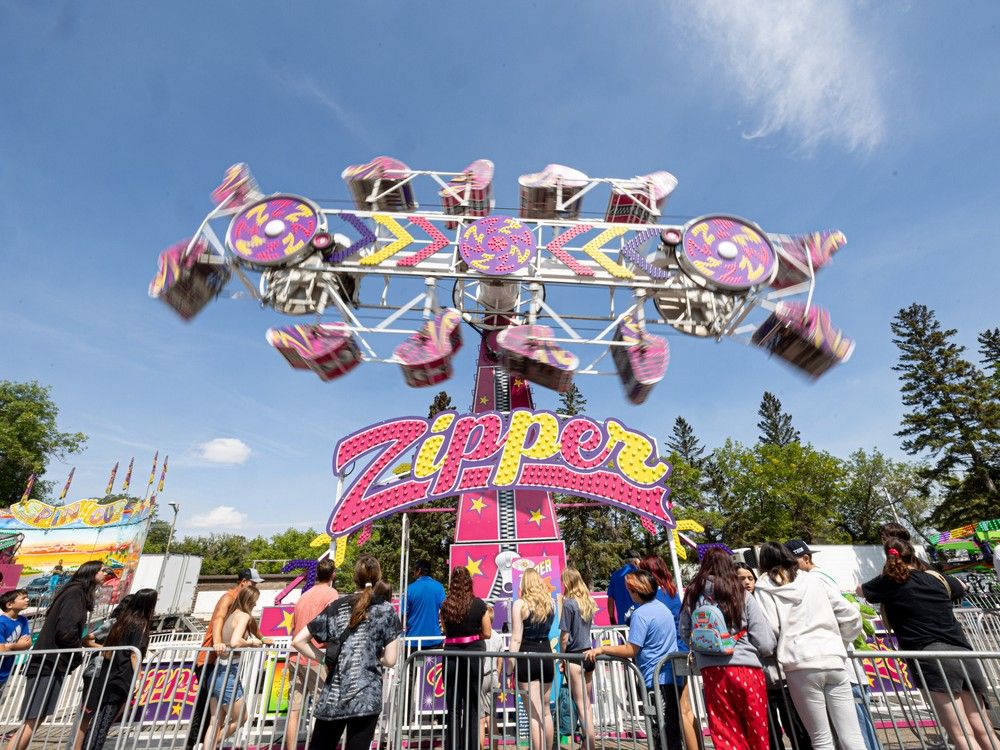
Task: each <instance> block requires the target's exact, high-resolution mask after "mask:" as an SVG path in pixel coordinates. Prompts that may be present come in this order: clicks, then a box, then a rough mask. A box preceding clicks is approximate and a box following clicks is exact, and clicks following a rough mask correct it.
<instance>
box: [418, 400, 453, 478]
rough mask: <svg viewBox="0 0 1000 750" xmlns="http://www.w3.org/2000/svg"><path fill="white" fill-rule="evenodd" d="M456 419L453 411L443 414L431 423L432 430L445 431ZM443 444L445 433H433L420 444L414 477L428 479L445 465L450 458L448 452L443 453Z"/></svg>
mask: <svg viewBox="0 0 1000 750" xmlns="http://www.w3.org/2000/svg"><path fill="white" fill-rule="evenodd" d="M454 421H455V414H454V413H453V412H452V413H447V414H441V415H439V416H438V418H437V419H435V420H434V423H433V424H432V425H431V432H432V433H434V432H444V431H445V430H447V429H448V428H449V427H451V424H452V422H454ZM443 445H444V436H443V435H432V436H431V437H429V438H427V439H426V440H425V441H424V442H423V445H421V446H420V450H419V451H418V452H417V458H416V461H414V463H413V478H414V479H426V478H427V477H429V476H431V475H432V474H434V472H436V471H439V470H440V469H441V467H442V466H444V462H445V460H446V459H447V458H448V453H447V452H445V453H444V454H442V453H441V447H442V446H443Z"/></svg>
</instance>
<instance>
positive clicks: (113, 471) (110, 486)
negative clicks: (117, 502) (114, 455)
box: [104, 461, 118, 495]
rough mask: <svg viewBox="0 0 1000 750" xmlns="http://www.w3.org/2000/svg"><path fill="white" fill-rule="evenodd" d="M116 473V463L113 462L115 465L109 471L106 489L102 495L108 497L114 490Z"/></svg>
mask: <svg viewBox="0 0 1000 750" xmlns="http://www.w3.org/2000/svg"><path fill="white" fill-rule="evenodd" d="M117 473H118V462H117V461H115V465H114V467H113V468H112V469H111V476H110V477H108V486H107V489H105V490H104V494H105V495H110V494H111V490H113V489H114V487H115V475H116V474H117Z"/></svg>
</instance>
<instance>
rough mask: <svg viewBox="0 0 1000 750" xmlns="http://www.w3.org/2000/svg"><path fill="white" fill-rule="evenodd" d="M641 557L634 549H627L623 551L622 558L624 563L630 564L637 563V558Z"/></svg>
mask: <svg viewBox="0 0 1000 750" xmlns="http://www.w3.org/2000/svg"><path fill="white" fill-rule="evenodd" d="M641 558H642V555H640V554H639V553H638V552H636V551H635V550H634V549H630V550H627V551H626V552H625V557H624V558H623V559H624V560H625V562H626V563H630V564H632V565H638V564H639V560H640V559H641Z"/></svg>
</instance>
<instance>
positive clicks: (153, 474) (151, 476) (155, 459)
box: [146, 449, 160, 494]
mask: <svg viewBox="0 0 1000 750" xmlns="http://www.w3.org/2000/svg"><path fill="white" fill-rule="evenodd" d="M159 458H160V451H159V449H157V451H156V453H154V454H153V468H152V469H150V470H149V481H148V482H146V493H147V494H148V493H149V488H150V487H152V486H153V482H155V481H156V464H157V462H158V461H159Z"/></svg>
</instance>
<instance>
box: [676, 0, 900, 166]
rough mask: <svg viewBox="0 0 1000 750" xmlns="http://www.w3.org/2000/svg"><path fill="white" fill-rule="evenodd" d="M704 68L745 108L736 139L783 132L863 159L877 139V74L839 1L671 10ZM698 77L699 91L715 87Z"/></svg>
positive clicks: (771, 0)
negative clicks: (747, 125)
mask: <svg viewBox="0 0 1000 750" xmlns="http://www.w3.org/2000/svg"><path fill="white" fill-rule="evenodd" d="M674 8H675V12H676V14H677V17H678V19H679V20H680V22H681V23H682V24H683V25H684V26H686V27H688V28H689V29H690V30H692V31H693V32H694V33H695V34H696V35H697V36H699V37H700V39H699V40H689V41H688V42H686V44H687V45H688V46H689V47H690V50H691V54H692V56H696V57H695V58H694V59H696V61H697V62H698V63H699V64H700V63H701V62H702V61H709V64H714V66H715V67H717V68H718V70H719V71H721V73H722V74H723V77H724V79H725V83H726V86H727V89H729V90H734V91H736V92H737V95H738V96H740V97H742V99H743V100H745V102H746V103H747V104H749V105H750V106H751V107H752V109H753V116H754V117H756V118H757V119H758V121H759V124H758V125H757V126H756V127H755V128H754V129H753V130H752V131H751V132H748V133H745V134H744V137H746V138H762V137H765V136H769V135H772V134H774V133H778V132H784V133H786V134H787V135H789V136H791V137H792V138H794V139H795V140H797V141H798V142H799V145H800V148H801V149H803V150H805V151H810V150H812V149H813V148H815V147H816V146H817V145H818V144H820V143H822V142H827V141H828V142H832V143H836V144H839V145H841V146H843V147H845V148H846V149H848V150H850V151H854V150H861V151H870V150H872V149H873V148H875V147H876V146H878V145H879V144H880V143H881V142H882V140H883V139H884V137H885V120H886V117H885V112H884V109H883V106H884V105H883V103H882V88H883V84H882V81H881V80H880V78H881V76H882V74H883V72H884V71H885V69H886V64H885V61H884V60H880V59H878V58H879V55H878V51H879V48H878V45H877V44H876V42H875V40H874V39H872V38H871V37H870V32H866V29H864V28H862V25H861V24H860V23H859V21H858V19H857V18H856V17H855V16H853V15H852V8H851V6H850V5H849V4H848V3H842V2H829V0H742V1H737V0H699V2H691V3H689V2H682V3H677V4H676V6H674ZM715 83H716V79H712V78H709V77H708V76H706V80H705V81H704V83H703V85H708V86H712V85H715Z"/></svg>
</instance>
